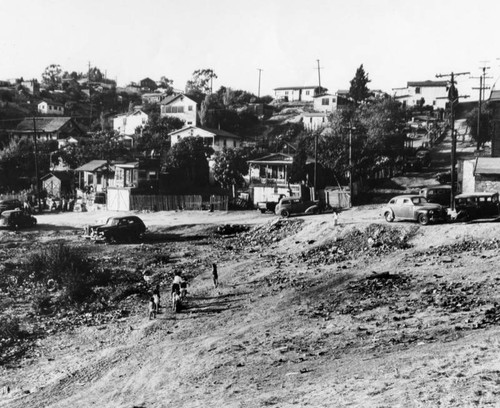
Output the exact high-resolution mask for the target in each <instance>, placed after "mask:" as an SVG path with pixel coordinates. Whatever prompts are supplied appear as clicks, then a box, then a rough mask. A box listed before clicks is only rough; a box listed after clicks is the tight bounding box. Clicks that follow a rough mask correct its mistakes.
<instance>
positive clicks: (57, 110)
mask: <svg viewBox="0 0 500 408" xmlns="http://www.w3.org/2000/svg"><path fill="white" fill-rule="evenodd" d="M38 113H41V114H42V115H58V116H64V106H63V104H61V103H58V102H50V101H42V102H40V103H39V104H38Z"/></svg>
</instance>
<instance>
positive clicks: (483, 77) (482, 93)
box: [470, 61, 491, 150]
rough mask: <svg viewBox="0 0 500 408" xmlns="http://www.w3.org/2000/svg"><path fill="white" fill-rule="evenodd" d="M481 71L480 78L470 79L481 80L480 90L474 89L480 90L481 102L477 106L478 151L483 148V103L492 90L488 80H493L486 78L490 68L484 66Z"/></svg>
mask: <svg viewBox="0 0 500 408" xmlns="http://www.w3.org/2000/svg"><path fill="white" fill-rule="evenodd" d="M481 62H486V61H481ZM480 69H482V70H483V73H482V75H480V76H479V77H470V78H471V79H479V88H472V89H479V100H478V105H477V130H476V137H477V140H476V149H477V150H479V149H480V147H481V140H482V139H481V126H480V123H481V105H482V101H484V100H485V91H486V89H490V88H489V87H487V86H486V79H487V78H488V79H489V78H491V77H487V76H486V70H487V69H490V67H487V66H482V67H480Z"/></svg>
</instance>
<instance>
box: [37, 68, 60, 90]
mask: <svg viewBox="0 0 500 408" xmlns="http://www.w3.org/2000/svg"><path fill="white" fill-rule="evenodd" d="M42 83H43V84H45V86H46V87H47V88H48V89H50V90H54V89H57V88H58V87H59V86H60V85H61V83H62V69H61V66H60V65H58V64H51V65H49V66H48V67H47V68H45V71H43V74H42Z"/></svg>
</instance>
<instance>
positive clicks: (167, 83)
mask: <svg viewBox="0 0 500 408" xmlns="http://www.w3.org/2000/svg"><path fill="white" fill-rule="evenodd" d="M173 84H174V81H173V80H172V79H168V78H167V77H166V76H162V77H161V78H160V85H159V86H160V87H161V88H165V89H166V91H167V94H168V95H170V94H172V93H173V92H174V88H173Z"/></svg>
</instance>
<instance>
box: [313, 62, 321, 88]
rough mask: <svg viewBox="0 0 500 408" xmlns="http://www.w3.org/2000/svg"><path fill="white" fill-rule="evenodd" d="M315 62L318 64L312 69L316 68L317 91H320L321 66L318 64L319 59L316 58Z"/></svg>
mask: <svg viewBox="0 0 500 408" xmlns="http://www.w3.org/2000/svg"><path fill="white" fill-rule="evenodd" d="M316 62H317V63H318V66H317V67H315V68H314V69H317V70H318V87H319V89H318V91H319V92H320V93H321V70H322V69H323V68H322V67H320V66H319V59H318V60H316Z"/></svg>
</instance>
